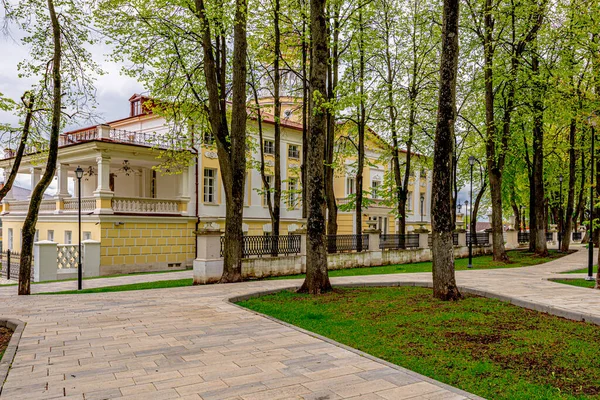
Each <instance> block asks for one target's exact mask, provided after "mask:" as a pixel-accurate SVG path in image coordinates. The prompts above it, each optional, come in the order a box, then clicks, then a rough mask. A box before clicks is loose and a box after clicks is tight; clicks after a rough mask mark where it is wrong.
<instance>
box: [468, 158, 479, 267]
mask: <svg viewBox="0 0 600 400" xmlns="http://www.w3.org/2000/svg"><path fill="white" fill-rule="evenodd" d="M475 161H477V162H479V161H478V160H477V159H476V158H475V157H473V156H469V166H470V167H471V190H470V193H469V200H470V203H471V213H470V214H471V218H470V219H471V225H472V224H473V221H474V220H473V165H475ZM474 234H475V232H470V235H469V265H467V268H473V235H474Z"/></svg>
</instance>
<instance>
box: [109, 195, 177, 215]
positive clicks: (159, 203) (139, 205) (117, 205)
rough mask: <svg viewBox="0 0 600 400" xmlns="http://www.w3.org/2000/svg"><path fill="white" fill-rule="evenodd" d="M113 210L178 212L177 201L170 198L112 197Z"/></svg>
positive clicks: (153, 212)
mask: <svg viewBox="0 0 600 400" xmlns="http://www.w3.org/2000/svg"><path fill="white" fill-rule="evenodd" d="M112 209H113V211H114V212H123V213H142V214H179V213H180V211H179V201H178V200H170V199H148V198H135V197H131V198H124V197H116V198H113V199H112Z"/></svg>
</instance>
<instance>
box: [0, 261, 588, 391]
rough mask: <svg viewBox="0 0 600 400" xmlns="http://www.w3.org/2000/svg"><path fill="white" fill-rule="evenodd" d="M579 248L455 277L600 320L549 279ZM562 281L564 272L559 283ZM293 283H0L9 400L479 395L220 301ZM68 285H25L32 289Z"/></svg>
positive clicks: (364, 279) (424, 278) (390, 279)
mask: <svg viewBox="0 0 600 400" xmlns="http://www.w3.org/2000/svg"><path fill="white" fill-rule="evenodd" d="M585 262H586V253H585V252H583V251H580V252H578V253H575V254H573V255H570V256H567V257H565V258H563V259H561V260H556V261H553V262H551V263H548V264H544V265H539V266H534V267H527V268H518V269H498V270H488V271H482V270H474V271H461V272H459V273H457V279H458V283H459V284H460V285H461V286H463V287H466V288H469V289H471V290H480V291H487V292H490V293H491V294H492V295H494V296H497V297H503V296H511V297H513V298H514V301H517V302H518V301H521V302H528V304H529V305H535V306H536V307H542V308H543V307H557V308H558V310H559V312H560V311H561V310H562V311H564V312H572V313H576V314H577V315H582V316H584V317H585V318H588V317H589V318H598V321H600V294H599V293H597V292H595V291H592V290H590V289H584V288H577V287H573V286H568V285H561V284H557V283H553V282H549V281H547V279H548V278H551V277H553V276H555V274H556V273H558V272H561V271H567V270H572V269H577V268H581V267H583V266H585ZM189 276H191V272H190V271H184V272H174V273H169V274H155V275H154V274H153V275H137V276H129V277H119V278H110V279H109V278H107V279H95V280H88V281H85V286H86V287H99V286H107V285H118V284H124V283H134V282H140V281H150V280H165V279H181V278H183V277H189ZM563 277H564V275H563ZM430 280H431V274H429V273H418V274H398V275H378V276H356V277H342V278H335V279H333V280H332V281H333V283H334V284H357V283H364V284H376V283H387V284H392V283H394V282H429V281H430ZM300 283H301V282H300V281H298V280H296V281H289V280H288V281H285V280H277V281H260V282H245V283H240V284H230V285H211V286H196V287H184V288H172V289H157V290H145V291H133V292H120V293H99V294H86V295H54V296H21V297H16V296H14V294H15V293H16V288H15V287H1V288H0V299H1V301H2V305H1V307H2V308H1V310H2V311H1V312H0V314H2V316H8V317H13V318H18V319H21V320H24V321H26V322H27V326H26V328H25V331H24V333H23V336H22V339H21V342H20V345H19V350H18V351H17V355H16V357H15V361H14V363H13V366H12V369H11V371H10V373H9V375H8V379H7V381H6V383H5V385H4V389H3V393H2V398H7V399H14V400H18V399H55V398H57V399H58V398H63V399H64V398H67V399H86V400H91V399H111V398H126V399H144V400H151V399H172V398H185V399H244V400H250V399H266V400H274V399H290V398H300V399H321V400H324V399H342V398H356V399H394V400H395V399H465V398H477V397H476V396H473V395H469V394H467V393H464V392H459V391H456V390H453V389H452V388H449V387H448V386H446V385H443V384H440V383H437V382H435V381H432V380H430V379H427V378H424V377H421V376H419V375H417V374H414V373H412V372H410V371H407V370H404V369H402V368H393V367H392V366H390V365H388V364H387V363H384V362H380V361H378V360H374V359H371V358H368V357H365V356H363V355H361V354H359V353H356V352H354V351H350V350H348V349H345V348H342V347H339V346H336V345H335V344H332V343H329V342H327V341H324V340H321V339H319V338H316V337H313V336H312V335H309V334H307V333H304V332H301V331H299V330H296V329H294V328H292V327H288V326H285V325H281V324H279V323H277V322H274V321H271V320H269V319H266V318H264V317H261V316H258V315H256V314H254V313H252V312H250V311H247V310H244V309H241V308H239V307H237V306H235V305H232V304H230V303H229V302H228V301H227V299H229V298H231V297H234V296H241V295H245V294H249V293H253V292H258V291H264V290H274V289H280V288H284V287H290V286H293V285H299V284H300ZM74 286H75V282H60V283H52V284H42V285H33V286H32V288H33V291H34V292H42V291H60V290H67V289H72V288H73V287H74Z"/></svg>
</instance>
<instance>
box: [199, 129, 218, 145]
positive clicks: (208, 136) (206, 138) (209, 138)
mask: <svg viewBox="0 0 600 400" xmlns="http://www.w3.org/2000/svg"><path fill="white" fill-rule="evenodd" d="M202 141H203V143H204V144H213V143H214V142H215V137H214V136H213V134H212V132H208V131H207V132H204V135H203V136H202Z"/></svg>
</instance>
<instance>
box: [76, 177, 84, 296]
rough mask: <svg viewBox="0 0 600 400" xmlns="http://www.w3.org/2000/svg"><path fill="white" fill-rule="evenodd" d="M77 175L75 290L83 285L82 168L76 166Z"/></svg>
mask: <svg viewBox="0 0 600 400" xmlns="http://www.w3.org/2000/svg"><path fill="white" fill-rule="evenodd" d="M75 176H76V177H77V199H78V204H79V208H78V213H77V216H78V221H79V232H78V233H79V251H78V252H77V290H81V289H82V286H83V282H82V281H83V269H82V267H81V178H83V169H82V168H81V167H80V166H77V169H76V170H75Z"/></svg>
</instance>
